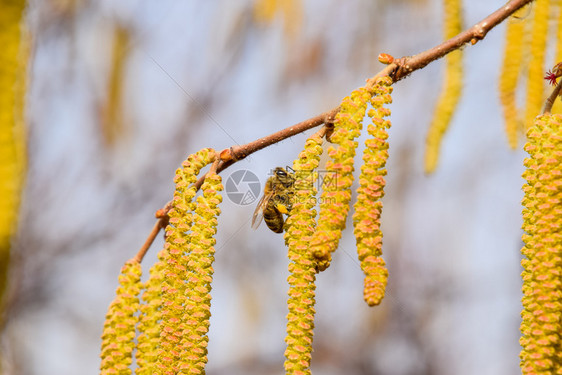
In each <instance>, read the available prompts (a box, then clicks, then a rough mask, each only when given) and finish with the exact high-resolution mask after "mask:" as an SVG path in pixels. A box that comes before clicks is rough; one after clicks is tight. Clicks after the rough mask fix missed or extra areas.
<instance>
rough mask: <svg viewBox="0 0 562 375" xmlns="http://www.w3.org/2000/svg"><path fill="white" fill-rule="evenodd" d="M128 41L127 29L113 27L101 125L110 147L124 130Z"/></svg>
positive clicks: (128, 32) (104, 137)
mask: <svg viewBox="0 0 562 375" xmlns="http://www.w3.org/2000/svg"><path fill="white" fill-rule="evenodd" d="M129 39H130V31H129V30H128V29H127V28H125V27H122V26H116V27H115V29H114V32H113V51H112V57H111V67H110V71H109V82H108V86H107V95H106V103H105V105H104V109H103V117H102V123H101V128H102V134H103V139H104V140H105V142H106V144H108V145H112V144H113V143H114V142H115V140H116V139H117V138H118V137H119V136H120V135H122V134H123V132H124V130H125V122H124V117H123V115H124V108H123V87H124V83H125V62H126V60H127V52H128V49H129Z"/></svg>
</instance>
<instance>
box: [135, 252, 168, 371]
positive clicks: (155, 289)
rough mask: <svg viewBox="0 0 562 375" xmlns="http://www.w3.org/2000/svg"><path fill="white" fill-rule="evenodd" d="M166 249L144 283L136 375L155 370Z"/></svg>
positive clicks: (160, 254)
mask: <svg viewBox="0 0 562 375" xmlns="http://www.w3.org/2000/svg"><path fill="white" fill-rule="evenodd" d="M166 255H167V253H166V251H164V250H162V251H160V252H159V253H158V261H157V262H156V263H155V264H154V265H153V266H152V268H151V269H150V277H149V279H148V280H147V281H146V283H145V284H144V288H143V289H145V292H144V293H143V295H142V300H143V304H141V305H140V316H139V324H138V327H137V330H138V332H139V336H138V339H137V342H138V343H137V351H136V354H135V359H136V361H137V368H136V369H135V374H137V375H152V374H154V373H155V372H157V366H156V365H157V362H158V351H159V349H160V320H161V319H162V314H161V308H162V283H163V282H164V277H165V275H164V270H165V267H166V261H167V260H166Z"/></svg>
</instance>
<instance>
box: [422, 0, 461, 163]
mask: <svg viewBox="0 0 562 375" xmlns="http://www.w3.org/2000/svg"><path fill="white" fill-rule="evenodd" d="M443 7H444V15H445V19H444V25H443V29H444V37H445V40H447V39H450V38H452V37H454V36H455V35H457V34H458V33H460V32H461V29H462V1H461V0H443ZM445 64H446V68H445V80H444V83H443V88H442V89H441V95H440V96H439V100H438V101H437V105H436V107H435V112H434V114H433V119H432V120H431V124H430V126H429V131H428V133H427V138H426V149H425V172H426V173H431V172H433V171H434V170H435V168H436V167H437V162H438V161H439V149H440V148H441V140H442V139H443V135H444V134H445V132H446V131H447V128H448V127H449V123H450V122H451V119H452V117H453V113H454V112H455V109H456V108H457V103H458V102H459V99H460V96H461V90H462V77H463V68H462V51H461V50H457V51H453V52H451V53H449V54H448V55H447V56H446V57H445Z"/></svg>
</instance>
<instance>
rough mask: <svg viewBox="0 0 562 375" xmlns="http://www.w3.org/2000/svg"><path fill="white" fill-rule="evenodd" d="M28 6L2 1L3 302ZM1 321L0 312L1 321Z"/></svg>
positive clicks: (19, 147)
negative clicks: (26, 10)
mask: <svg viewBox="0 0 562 375" xmlns="http://www.w3.org/2000/svg"><path fill="white" fill-rule="evenodd" d="M24 8H25V1H23V0H18V1H8V2H7V1H2V2H0V301H1V300H2V297H3V294H4V290H5V287H6V281H7V270H8V261H9V258H10V238H11V236H12V234H13V233H14V230H15V225H16V222H17V217H18V215H17V213H18V207H19V201H20V192H21V188H22V183H23V176H24V170H25V132H24V123H23V96H24V91H25V90H24V89H25V71H26V69H25V67H26V65H25V62H26V60H27V56H28V52H27V50H28V48H27V47H28V46H27V43H23V41H24V38H23V35H22V29H21V28H20V25H21V22H22V19H23V11H24ZM24 47H25V48H24ZM0 306H1V303H0ZM1 320H2V312H1V311H0V324H1Z"/></svg>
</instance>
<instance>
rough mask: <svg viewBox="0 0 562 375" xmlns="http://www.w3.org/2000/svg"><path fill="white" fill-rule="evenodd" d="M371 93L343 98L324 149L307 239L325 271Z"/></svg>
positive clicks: (340, 223)
mask: <svg viewBox="0 0 562 375" xmlns="http://www.w3.org/2000/svg"><path fill="white" fill-rule="evenodd" d="M370 98H371V94H370V93H369V91H368V90H367V89H366V88H365V87H362V88H360V89H357V90H355V91H353V92H352V93H351V95H350V96H349V97H346V98H345V99H344V100H343V101H342V104H341V108H340V111H339V112H338V114H337V115H336V119H335V123H334V132H333V134H332V135H331V138H330V141H331V142H332V143H333V144H334V145H335V146H331V147H330V148H329V149H328V155H329V156H330V159H331V160H329V161H328V162H327V163H326V171H325V176H324V183H323V186H322V195H321V198H320V199H321V202H320V215H319V218H318V226H317V228H316V230H315V232H314V234H313V235H312V238H311V239H310V248H311V251H312V252H313V254H314V255H315V256H316V257H317V258H318V259H319V260H321V261H322V262H323V263H324V264H325V266H324V267H323V268H325V267H326V266H327V265H328V264H329V262H330V259H331V253H332V252H333V251H335V250H336V248H337V247H338V244H339V240H340V238H341V233H342V230H343V229H345V221H346V219H347V214H348V212H349V202H350V201H351V184H352V183H353V170H354V168H353V164H354V161H353V158H354V157H355V149H356V148H357V145H358V143H357V142H356V141H355V138H357V137H358V136H359V135H360V134H361V128H362V126H363V125H362V124H363V118H364V117H365V111H366V110H367V104H368V102H369V99H370Z"/></svg>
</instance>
